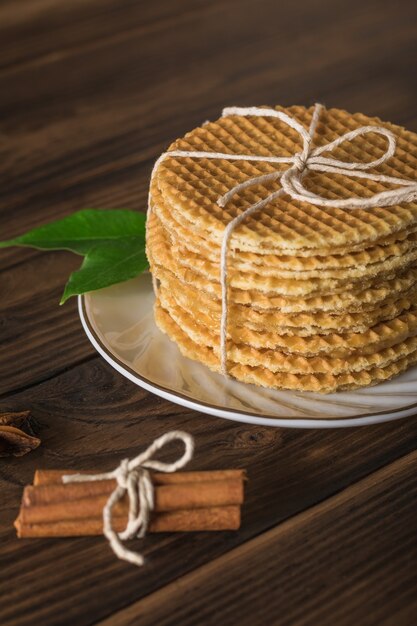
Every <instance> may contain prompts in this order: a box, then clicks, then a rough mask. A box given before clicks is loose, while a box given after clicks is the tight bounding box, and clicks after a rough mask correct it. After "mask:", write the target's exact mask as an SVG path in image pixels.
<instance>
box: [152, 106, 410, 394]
mask: <svg viewBox="0 0 417 626" xmlns="http://www.w3.org/2000/svg"><path fill="white" fill-rule="evenodd" d="M276 110H278V111H283V112H285V113H288V114H289V115H290V116H292V117H293V118H295V119H296V120H297V121H298V122H300V123H301V124H302V125H303V126H304V128H306V129H308V127H309V125H310V122H311V118H312V113H313V109H312V108H310V109H307V108H304V107H290V108H288V109H283V108H282V107H276ZM372 125H373V126H381V127H383V128H386V129H388V130H390V131H391V132H393V133H394V135H395V137H396V142H397V143H396V151H395V154H393V156H391V157H390V158H389V160H387V161H385V162H383V163H380V164H379V165H378V167H376V168H373V169H371V170H370V173H371V174H383V175H385V176H389V177H398V178H402V179H407V180H411V181H412V180H413V177H415V171H416V169H417V168H416V165H417V137H416V136H415V135H414V134H412V133H410V132H408V131H406V130H404V129H402V128H400V127H396V126H394V125H392V124H388V123H382V122H381V121H380V120H378V119H376V118H367V117H365V116H363V115H362V114H355V115H351V114H349V113H347V112H346V111H339V110H337V109H330V110H325V111H324V112H323V113H322V115H321V117H320V121H319V123H318V126H317V129H316V131H315V133H314V136H313V140H314V145H315V146H324V145H326V144H328V143H330V142H332V141H334V140H335V139H337V138H338V137H341V136H342V135H344V134H345V133H347V132H349V131H352V130H354V129H357V128H359V127H362V126H372ZM301 148H302V145H301V139H300V136H299V134H298V133H297V132H296V131H294V130H293V129H292V128H291V127H290V126H288V125H287V124H285V123H284V122H283V121H281V120H280V119H278V118H271V117H264V116H263V113H262V115H259V116H249V117H248V116H243V115H234V114H232V115H228V116H226V117H222V118H220V119H219V120H217V121H216V122H212V123H206V124H204V125H203V126H202V127H199V128H197V129H195V130H193V131H191V132H190V133H188V134H187V135H186V136H185V137H184V138H182V139H179V140H177V141H176V142H174V143H173V144H172V145H171V146H170V148H169V150H168V153H167V154H166V155H165V157H164V158H163V159H161V160H160V161H159V162H158V164H157V166H156V168H155V170H154V173H153V177H152V181H151V189H150V195H149V209H150V210H149V216H148V223H147V254H148V258H149V261H150V265H151V271H152V273H153V275H154V278H155V281H156V285H157V295H158V297H157V302H156V306H155V319H156V322H157V324H158V326H159V327H160V328H161V329H162V330H163V331H164V332H166V333H167V334H168V335H169V337H171V339H173V340H174V341H175V342H176V343H177V344H178V346H179V348H180V350H181V352H182V353H183V354H184V355H185V356H187V357H189V358H192V359H196V360H198V361H200V362H202V363H204V364H205V365H207V366H208V367H210V368H211V369H213V370H214V371H220V369H221V363H222V359H221V354H222V353H221V349H220V344H221V341H220V337H221V333H220V327H221V319H222V313H224V301H223V302H222V287H221V271H220V254H221V245H222V241H223V237H224V233H225V228H226V226H227V225H228V224H229V223H230V222H231V221H232V220H233V219H234V218H235V217H236V216H238V215H240V214H242V213H243V212H244V211H245V210H246V209H248V208H249V207H250V206H252V205H253V204H255V203H257V202H260V201H261V200H263V199H264V198H265V197H266V196H268V195H269V194H270V193H271V192H272V191H275V190H276V189H277V188H279V186H280V183H279V182H277V181H274V182H267V183H265V182H263V184H251V185H250V186H247V187H245V188H244V189H239V192H238V193H236V194H235V195H233V196H232V197H231V198H229V201H228V202H227V204H226V206H225V207H223V208H222V207H220V206H219V203H218V200H219V197H220V196H223V195H224V194H225V193H227V192H228V191H229V190H230V189H232V188H234V187H235V186H236V185H238V184H240V183H243V182H245V181H248V180H250V179H252V178H254V177H257V176H260V175H263V174H269V173H272V172H276V171H277V170H280V171H281V170H282V171H284V170H286V169H287V168H288V167H289V166H288V164H284V163H270V162H265V161H256V160H253V161H252V160H250V161H248V160H237V159H236V160H235V159H225V158H217V157H216V158H207V157H202V156H192V155H191V156H185V155H183V154H181V155H178V154H173V155H170V154H169V151H178V150H180V151H191V152H199V153H201V152H209V153H213V152H216V153H223V154H225V153H227V154H229V155H242V154H245V155H254V156H258V157H259V156H261V157H262V156H263V157H270V156H285V157H292V156H294V155H295V154H297V153H299V152H300V150H301ZM385 150H386V140H385V139H384V137H382V136H381V135H379V134H377V133H374V132H368V133H367V134H366V135H360V136H357V137H355V138H354V139H352V140H350V141H349V142H348V143H347V142H342V143H340V144H339V145H338V146H336V147H333V149H332V154H331V156H332V158H333V159H338V160H340V161H344V162H346V163H350V162H352V161H354V162H356V163H369V162H371V161H374V160H376V159H379V158H380V157H381V156H382V155H383V154H384V152H385ZM323 154H324V155H325V156H327V154H326V152H324V153H323ZM348 174H349V172H347V173H340V172H339V173H329V172H322V171H320V172H319V171H308V175H307V176H305V178H303V185H304V186H305V188H306V189H307V190H308V192H312V193H314V194H319V195H320V196H323V197H325V198H329V199H331V200H333V199H334V200H335V201H337V200H338V199H340V198H342V199H344V198H361V197H362V198H368V197H370V196H373V195H374V194H377V193H380V192H383V191H385V190H389V189H392V183H390V182H385V181H384V182H380V181H376V180H370V179H367V178H362V177H360V178H359V177H357V176H356V177H355V175H348ZM227 269H228V274H227V296H228V300H227V328H226V335H225V337H226V338H227V339H226V348H227V350H226V356H227V361H226V365H227V372H228V374H229V375H231V376H233V377H235V378H237V379H238V380H241V381H243V382H247V383H253V384H257V385H261V386H266V387H272V388H280V389H295V390H303V391H315V392H323V393H330V392H333V391H337V390H339V389H353V388H357V387H361V386H367V385H372V384H376V383H378V382H381V381H383V380H387V379H389V378H391V377H392V376H395V375H397V374H399V373H400V372H402V371H404V370H405V369H407V367H409V366H411V365H412V364H414V363H415V362H416V361H417V204H416V203H415V202H403V203H402V204H398V205H396V206H389V207H384V206H381V207H376V208H372V209H353V210H346V209H340V208H337V207H333V206H331V205H330V206H328V207H326V208H323V207H321V206H316V205H314V204H312V203H310V202H306V201H299V200H293V199H292V197H290V196H289V195H286V194H284V195H282V196H280V197H275V199H272V200H271V201H270V202H269V203H268V204H267V205H266V206H263V207H262V208H260V210H258V211H257V212H255V213H253V214H251V215H250V216H247V217H246V216H245V219H244V221H243V222H242V223H240V224H239V225H238V226H237V227H236V228H235V229H234V231H233V233H232V234H231V237H230V238H229V242H228V253H227ZM223 358H224V356H223ZM223 364H224V361H223Z"/></svg>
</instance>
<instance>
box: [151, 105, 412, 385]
mask: <svg viewBox="0 0 417 626" xmlns="http://www.w3.org/2000/svg"><path fill="white" fill-rule="evenodd" d="M323 108H324V107H323V105H321V104H315V105H314V112H313V117H312V120H311V124H310V128H309V130H308V131H307V130H306V129H305V128H304V126H303V125H302V124H300V122H298V121H297V120H295V119H294V118H292V117H291V116H290V115H288V114H287V113H284V112H282V111H275V110H274V109H263V108H258V107H229V108H226V109H224V110H223V117H227V116H230V115H239V116H244V117H246V116H256V117H275V118H278V119H279V120H281V121H282V122H284V123H285V124H287V125H288V126H290V127H291V128H293V129H294V130H295V131H297V133H298V134H299V136H300V137H301V139H302V142H303V147H302V150H301V151H300V152H298V153H297V154H295V155H293V156H290V157H279V156H260V155H259V156H256V155H249V154H228V153H222V152H201V151H192V150H191V151H190V150H172V151H168V152H164V153H163V154H162V155H161V156H160V157H159V159H158V160H157V162H156V163H155V166H154V169H153V172H152V177H153V176H154V174H155V172H156V169H157V167H158V166H159V164H160V163H161V161H163V160H164V159H165V158H167V157H190V158H194V159H198V158H205V159H227V160H229V161H258V162H265V163H286V164H288V165H290V167H289V168H288V169H286V170H284V171H282V170H278V171H276V172H272V173H270V174H264V175H262V176H254V177H253V178H250V179H248V180H246V181H245V182H243V183H239V184H238V185H236V186H235V187H233V188H232V189H230V191H228V192H227V193H226V194H224V195H223V196H221V197H220V198H219V199H218V201H217V204H218V205H219V206H220V207H222V208H223V207H225V206H226V205H227V203H228V202H229V201H230V200H231V199H232V198H233V196H234V195H235V194H237V193H239V192H240V191H243V190H244V189H246V188H247V187H251V186H253V185H260V184H264V183H269V182H272V181H279V182H280V184H281V187H280V189H278V190H277V191H274V192H272V193H270V194H269V195H267V196H266V197H265V198H264V199H263V200H260V201H259V202H256V203H255V204H253V205H251V206H250V207H248V208H247V209H246V210H245V211H243V212H242V213H241V214H240V215H238V216H237V217H235V218H234V219H233V220H232V221H231V222H229V224H228V225H227V226H226V228H225V230H224V234H223V239H222V245H221V253H220V284H221V294H222V315H221V322H220V354H221V372H222V374H224V375H225V376H227V321H228V264H227V259H228V251H229V243H230V238H231V236H232V234H233V232H234V230H235V229H236V227H237V226H239V224H241V223H242V222H243V221H244V220H245V219H246V218H247V217H249V216H250V215H252V214H253V213H255V212H256V211H259V210H260V209H262V208H264V207H265V206H266V205H267V204H269V203H270V202H272V201H273V200H275V199H276V198H279V197H281V196H283V195H285V194H287V195H289V196H290V197H291V198H292V199H293V200H300V201H302V202H309V203H310V204H313V205H315V206H322V207H333V208H338V209H371V208H375V207H389V206H394V205H397V204H400V203H402V202H412V201H414V200H416V199H417V183H416V182H414V181H411V180H407V179H403V178H396V177H394V176H385V175H384V174H370V173H369V170H370V169H372V168H374V167H378V166H379V165H381V164H382V163H385V161H387V160H388V159H389V158H391V157H392V156H393V155H394V153H395V149H396V138H395V135H394V134H393V133H392V132H391V131H390V130H388V129H386V128H383V127H382V126H361V127H360V128H356V129H355V130H351V131H349V132H347V133H345V134H344V135H341V136H340V137H338V138H337V139H335V140H334V141H331V142H329V143H327V144H325V145H323V146H320V147H317V148H313V137H314V134H315V131H316V128H317V124H318V122H319V119H320V115H321V112H322V111H323ZM368 133H376V134H378V135H381V136H382V137H385V139H387V141H388V146H387V149H386V151H385V152H384V154H383V155H382V156H381V157H380V158H379V159H375V160H374V161H370V162H368V163H361V162H351V163H350V162H348V163H347V162H345V161H339V160H337V159H333V158H330V157H324V156H321V155H322V154H323V153H324V152H332V151H333V150H334V149H335V148H337V146H339V145H340V144H342V143H344V142H345V141H352V139H354V138H355V137H359V136H361V135H367V134H368ZM309 170H311V171H314V172H328V173H334V174H343V175H344V176H352V177H355V178H366V179H368V180H373V181H376V182H381V183H390V184H393V185H398V186H399V188H398V187H397V188H395V189H390V190H388V191H382V192H379V193H375V194H373V195H372V196H370V197H368V198H346V199H333V198H332V199H330V198H325V197H323V196H321V195H318V194H315V193H313V192H312V191H309V190H308V189H306V187H304V185H303V179H304V177H305V175H306V174H307V172H308V171H309ZM150 211H151V205H150V202H149V205H148V214H149V213H150Z"/></svg>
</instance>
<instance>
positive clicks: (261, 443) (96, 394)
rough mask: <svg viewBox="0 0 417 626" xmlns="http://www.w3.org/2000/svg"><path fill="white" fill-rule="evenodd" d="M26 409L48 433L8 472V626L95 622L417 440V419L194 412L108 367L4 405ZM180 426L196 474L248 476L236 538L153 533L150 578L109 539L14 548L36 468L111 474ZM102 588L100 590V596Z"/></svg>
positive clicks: (4, 470)
mask: <svg viewBox="0 0 417 626" xmlns="http://www.w3.org/2000/svg"><path fill="white" fill-rule="evenodd" d="M27 407H30V408H32V411H33V414H34V416H35V418H36V419H37V420H38V421H39V422H40V423H41V425H42V431H41V436H42V440H43V443H42V446H41V447H40V448H39V449H38V450H36V451H34V452H33V453H31V454H30V455H27V456H26V457H23V458H21V459H18V460H12V461H10V462H8V463H7V464H3V465H2V467H1V469H0V477H1V481H0V489H1V493H2V498H1V502H0V538H1V544H2V550H1V553H0V597H8V598H9V602H8V603H7V604H6V605H4V606H2V607H1V608H0V623H1V624H8V623H14V624H22V625H23V624H33V623H34V622H35V623H42V624H54V625H57V624H74V623H76V624H77V626H78V625H79V626H83V625H84V624H91V623H92V622H93V621H95V620H97V619H99V618H104V617H106V616H108V615H111V614H112V612H114V611H117V610H119V609H121V608H123V607H125V606H126V605H128V604H130V603H131V602H133V601H135V600H138V599H139V598H142V597H144V596H146V595H147V594H149V593H152V592H154V591H155V590H157V589H159V588H161V587H162V586H164V585H165V584H167V583H169V582H172V581H174V580H175V579H176V578H177V577H178V576H181V575H184V574H185V573H187V572H190V571H192V570H194V569H195V568H196V567H198V566H201V565H202V564H204V563H207V562H209V561H211V560H213V559H215V558H217V557H219V556H220V555H222V554H225V553H226V552H228V551H229V550H230V549H232V548H234V547H236V546H237V545H240V544H242V543H244V542H246V541H247V540H248V539H251V538H253V537H256V536H258V535H259V534H260V533H263V532H265V531H266V530H268V529H269V528H271V527H273V526H275V525H276V524H279V523H281V522H282V521H283V520H285V519H289V518H291V517H292V516H293V515H295V514H297V513H299V512H300V511H303V510H305V509H306V508H308V507H310V506H312V505H314V504H316V503H318V502H321V501H323V500H325V499H326V498H328V497H329V496H331V495H333V494H335V493H337V492H338V491H340V490H341V489H344V488H345V487H347V486H348V485H350V484H352V483H353V482H355V481H357V480H359V479H361V478H362V477H364V476H366V475H368V474H370V473H371V472H373V471H375V470H377V469H378V468H380V467H382V466H384V465H385V464H387V463H389V462H391V461H393V460H395V459H397V458H399V457H401V456H403V455H405V454H407V453H409V452H410V451H412V450H414V449H415V447H416V442H417V419H407V420H403V421H399V422H397V423H390V424H381V425H379V426H375V427H371V428H361V429H347V430H328V431H315V430H310V431H296V430H294V431H292V430H290V429H268V428H258V427H254V426H246V425H243V424H234V423H232V422H227V421H225V420H220V419H215V418H212V417H209V416H206V415H198V414H197V413H195V412H193V411H189V410H186V409H184V408H182V407H179V406H175V405H172V404H170V403H168V402H165V401H162V400H160V399H157V398H155V397H154V396H152V395H151V394H148V393H146V392H144V391H143V390H141V389H139V388H137V387H135V386H134V385H133V384H131V383H129V382H127V381H125V380H124V379H123V378H121V377H120V376H119V375H118V374H117V373H116V372H114V371H113V370H112V369H111V368H110V367H109V366H107V365H106V364H105V363H104V362H102V361H101V360H94V361H92V362H90V363H87V364H84V365H83V366H80V367H76V368H74V369H72V370H71V371H69V372H66V373H64V374H62V375H61V376H58V377H55V378H53V379H51V380H49V381H47V382H45V383H43V384H40V385H38V386H36V387H32V388H31V389H28V390H26V391H24V392H21V393H18V394H15V395H14V396H13V398H12V399H11V400H9V401H8V402H7V401H4V402H3V403H2V407H1V408H4V409H15V410H18V409H21V408H27ZM176 428H179V429H184V430H187V431H188V432H191V433H192V434H193V435H194V436H195V438H196V442H197V453H196V457H195V460H193V462H192V464H191V465H190V469H191V468H194V469H208V468H213V469H214V468H226V467H246V468H247V469H248V472H249V479H250V480H249V483H248V487H247V501H246V504H245V507H244V511H243V515H244V517H243V520H244V522H243V526H242V529H241V530H240V531H239V532H237V533H233V532H230V533H214V534H209V533H207V534H197V535H192V534H189V535H184V534H170V535H163V536H162V535H161V536H150V537H148V538H146V541H144V542H142V543H140V542H138V543H137V544H136V545H137V546H138V547H142V546H143V549H144V553H145V554H146V556H147V558H148V564H147V565H146V568H145V569H143V570H137V569H136V568H135V567H133V566H129V565H126V564H125V563H123V562H121V561H118V560H117V559H115V557H114V555H113V554H112V553H111V551H110V550H109V548H108V546H107V545H106V543H105V541H104V540H103V539H78V540H75V539H68V540H43V541H40V540H39V541H38V540H26V541H22V540H20V541H18V540H16V538H15V534H14V530H13V528H12V521H13V519H14V518H15V516H16V513H17V509H18V503H19V499H20V496H21V493H22V487H23V485H24V484H25V483H29V482H31V480H32V477H33V472H34V470H35V468H36V467H44V468H47V467H49V468H63V467H69V468H80V469H88V468H91V467H92V466H93V467H94V468H96V469H98V470H105V469H110V468H112V467H114V466H115V465H116V464H117V462H118V461H120V460H121V459H122V458H125V457H132V456H134V455H135V454H136V453H137V452H138V451H139V450H140V449H141V448H142V447H144V446H146V445H147V444H148V443H149V442H151V441H152V440H153V439H154V438H155V437H156V436H159V435H161V434H162V433H163V432H166V431H168V430H171V429H176ZM164 457H166V458H168V451H167V452H166V454H164ZM381 511H384V509H383V508H382V509H381ZM57 564H59V567H57ZM40 572H42V575H39V573H40ZM259 575H262V572H261V571H259ZM16 581H20V584H16ZM96 588H97V589H100V593H97V594H92V593H91V589H96ZM27 589H30V590H31V592H30V594H28V593H27ZM74 598H77V601H76V602H75V601H74Z"/></svg>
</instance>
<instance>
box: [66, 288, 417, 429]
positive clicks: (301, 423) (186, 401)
mask: <svg viewBox="0 0 417 626" xmlns="http://www.w3.org/2000/svg"><path fill="white" fill-rule="evenodd" d="M86 295H91V294H83V295H79V296H78V314H79V317H80V321H81V324H82V326H83V329H84V332H85V333H86V335H87V337H88V339H89V341H90V342H91V344H92V345H93V347H94V348H95V350H96V351H97V352H98V353H99V354H100V356H102V357H103V359H104V360H105V361H106V362H107V363H109V364H110V365H111V366H112V367H113V368H114V369H115V370H116V371H118V372H119V373H120V374H122V376H124V377H125V378H127V379H128V380H130V381H131V382H133V383H135V384H136V385H138V386H139V387H142V388H143V389H146V390H147V391H150V392H151V393H154V394H155V395H157V396H159V397H162V398H164V399H166V400H169V401H170V402H173V403H174V404H179V405H180V406H186V407H187V408H191V409H193V410H195V411H199V412H200V413H206V414H208V415H214V416H215V417H220V418H223V419H229V420H232V421H237V422H243V423H246V424H254V425H258V426H272V427H283V428H303V429H307V428H348V427H354V426H371V425H373V424H381V423H384V422H390V421H394V420H397V419H401V418H404V417H410V416H411V415H412V414H413V412H414V411H416V410H417V402H415V403H413V404H410V405H407V406H404V407H402V408H399V409H393V410H392V411H389V412H387V411H378V412H376V413H375V412H373V413H365V414H360V415H355V416H354V417H343V418H340V417H334V418H332V417H330V418H327V419H320V418H315V417H304V418H298V417H296V418H294V417H270V416H268V415H254V414H253V413H250V412H249V411H247V412H246V411H238V410H237V409H222V408H218V407H216V406H213V405H211V404H209V403H206V402H204V401H201V400H193V399H192V398H190V397H188V396H186V395H185V394H182V393H181V392H177V391H173V390H172V389H169V388H167V387H164V386H162V385H159V384H158V383H154V382H152V381H150V380H149V379H147V378H145V377H144V376H142V375H141V374H139V373H138V372H135V370H133V369H132V368H131V367H130V366H129V365H128V364H127V363H125V362H124V361H123V360H121V359H119V357H117V356H116V355H115V354H114V353H113V352H111V350H110V349H109V348H108V347H107V346H106V345H105V344H104V343H103V342H102V340H101V338H100V337H99V335H98V334H97V332H96V330H95V328H94V326H93V324H92V322H91V320H90V318H89V316H88V311H87V307H86Z"/></svg>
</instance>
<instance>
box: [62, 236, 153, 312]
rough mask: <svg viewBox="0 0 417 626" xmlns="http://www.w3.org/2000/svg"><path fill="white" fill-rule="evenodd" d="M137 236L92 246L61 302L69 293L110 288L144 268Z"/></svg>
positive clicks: (144, 263) (142, 251)
mask: <svg viewBox="0 0 417 626" xmlns="http://www.w3.org/2000/svg"><path fill="white" fill-rule="evenodd" d="M138 239H139V238H135V239H133V240H131V241H129V242H126V241H125V242H123V243H112V244H108V245H99V246H96V247H95V248H92V249H91V250H90V251H89V252H88V254H87V255H86V257H85V259H84V261H83V263H82V265H81V267H80V269H79V270H77V271H76V272H73V273H72V274H71V276H70V277H69V280H68V282H67V284H66V286H65V291H64V293H63V295H62V298H61V304H63V303H64V302H66V300H68V298H70V297H71V296H76V295H79V294H82V293H86V292H87V291H94V290H96V289H102V288H103V287H109V286H110V285H114V284H115V283H120V282H123V281H125V280H129V279H130V278H134V277H135V276H137V275H138V274H140V273H141V272H143V271H144V270H146V269H147V267H148V261H147V258H146V254H145V242H144V240H143V241H142V243H140V242H139V240H138Z"/></svg>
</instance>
